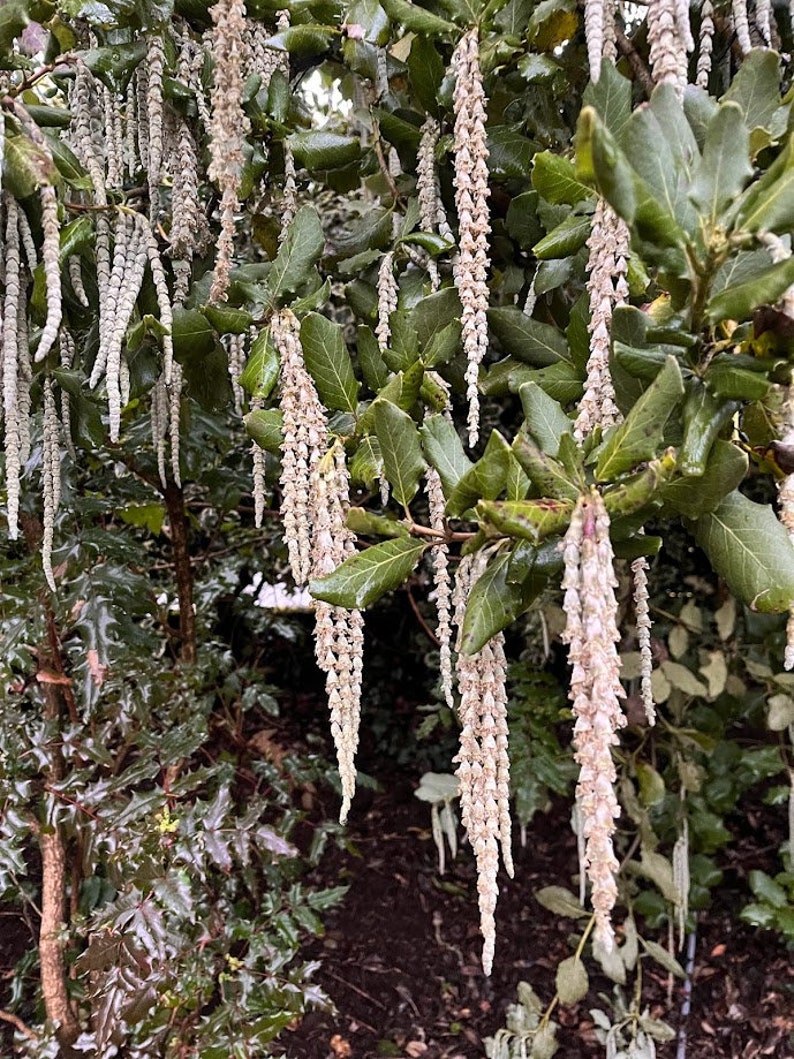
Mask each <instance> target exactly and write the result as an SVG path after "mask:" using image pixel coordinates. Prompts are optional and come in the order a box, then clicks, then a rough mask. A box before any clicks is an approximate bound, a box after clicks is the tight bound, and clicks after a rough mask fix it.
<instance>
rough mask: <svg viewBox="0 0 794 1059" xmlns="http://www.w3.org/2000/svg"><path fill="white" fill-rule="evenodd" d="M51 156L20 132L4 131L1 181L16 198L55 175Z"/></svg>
mask: <svg viewBox="0 0 794 1059" xmlns="http://www.w3.org/2000/svg"><path fill="white" fill-rule="evenodd" d="M57 176H58V174H57V171H56V169H55V165H54V164H53V160H52V157H51V156H50V155H48V154H47V152H46V151H44V150H42V148H41V147H39V146H38V145H37V144H35V143H34V142H33V140H31V139H30V137H29V136H26V135H25V134H24V133H16V134H11V133H8V134H7V135H6V140H5V167H4V170H3V185H4V187H7V188H8V189H9V191H11V193H12V194H13V195H14V197H15V198H17V199H26V198H27V197H28V196H29V195H33V194H34V193H35V192H36V191H38V189H39V188H40V187H42V185H44V184H52V183H54V182H55V181H56V179H57Z"/></svg>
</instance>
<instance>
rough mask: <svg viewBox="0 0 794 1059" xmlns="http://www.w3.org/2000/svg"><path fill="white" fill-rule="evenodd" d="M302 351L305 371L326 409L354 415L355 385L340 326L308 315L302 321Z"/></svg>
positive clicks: (317, 316) (316, 315)
mask: <svg viewBox="0 0 794 1059" xmlns="http://www.w3.org/2000/svg"><path fill="white" fill-rule="evenodd" d="M301 347H302V349H303V359H304V361H305V363H306V368H307V370H308V372H309V374H310V375H311V377H312V378H313V379H314V381H315V383H316V385H317V392H318V393H319V395H320V400H321V401H322V402H323V404H324V405H325V406H326V408H333V409H336V410H338V411H340V412H350V413H352V414H355V411H356V407H357V405H358V382H357V381H356V377H355V375H354V374H353V363H352V361H351V359H350V354H349V353H348V351H347V346H346V345H345V340H344V337H343V334H342V326H341V324H335V323H333V322H332V321H331V320H329V319H328V318H327V317H325V316H321V315H320V313H309V314H308V316H305V317H304V318H303V320H302V321H301Z"/></svg>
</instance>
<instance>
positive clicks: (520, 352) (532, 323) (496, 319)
mask: <svg viewBox="0 0 794 1059" xmlns="http://www.w3.org/2000/svg"><path fill="white" fill-rule="evenodd" d="M488 325H489V327H490V328H491V330H492V332H493V333H494V335H495V336H496V337H497V338H498V339H499V341H500V342H501V343H502V345H503V346H504V348H505V350H506V352H507V353H512V354H513V355H514V356H516V357H518V358H519V360H522V361H524V362H525V363H527V364H533V365H535V366H537V367H544V366H545V365H547V364H556V363H557V362H558V361H560V360H570V359H571V357H570V354H569V352H568V344H567V343H566V341H565V336H564V335H562V334H561V333H560V332H559V331H558V330H557V328H556V327H552V326H551V324H544V323H541V322H540V320H533V319H532V318H531V317H530V316H527V315H526V313H523V312H522V311H521V310H520V309H517V308H516V307H515V306H512V305H505V306H501V307H500V308H497V309H489V310H488Z"/></svg>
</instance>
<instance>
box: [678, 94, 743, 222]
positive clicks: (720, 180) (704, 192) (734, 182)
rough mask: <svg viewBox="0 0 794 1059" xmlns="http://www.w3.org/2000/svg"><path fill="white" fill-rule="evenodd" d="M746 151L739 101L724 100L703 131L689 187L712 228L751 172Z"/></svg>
mask: <svg viewBox="0 0 794 1059" xmlns="http://www.w3.org/2000/svg"><path fill="white" fill-rule="evenodd" d="M749 154H750V134H749V132H748V130H747V126H746V125H745V123H744V115H743V113H742V109H741V107H740V106H739V105H738V103H731V102H727V103H725V102H723V103H722V104H721V105H720V108H719V110H718V111H717V113H716V114H715V115H714V117H713V118H712V120H711V122H710V123H709V127H708V129H707V130H706V142H705V144H704V145H703V156H702V158H701V159H700V164H699V165H698V168H697V170H696V172H695V178H694V180H693V182H692V186H691V188H690V190H689V194H690V197H691V199H692V201H693V202H694V203H695V205H696V206H698V207H699V208H700V210H701V213H703V214H705V216H706V218H707V219H708V223H709V224H710V225H711V226H712V227H713V226H714V225H715V224H716V223H717V218H718V217H719V215H720V213H721V212H722V210H723V208H724V207H725V206H726V205H727V204H728V203H729V202H731V201H732V200H733V199H735V198H736V197H737V196H738V195H739V193H740V192H741V191H742V189H743V188H744V185H745V184H746V183H747V181H748V180H749V179H750V177H751V176H752V175H753V168H752V166H751V165H750V161H749Z"/></svg>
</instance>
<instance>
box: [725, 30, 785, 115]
mask: <svg viewBox="0 0 794 1059" xmlns="http://www.w3.org/2000/svg"><path fill="white" fill-rule="evenodd" d="M779 66H780V56H779V55H778V54H777V53H776V52H774V51H772V50H770V49H766V48H754V49H753V50H752V51H751V52H750V53H749V54H748V55H745V56H744V58H743V59H742V63H741V66H740V67H739V69H738V70H737V71H736V74H735V76H734V78H733V80H732V81H731V84H730V86H729V87H728V91H727V92H726V93H725V95H724V96H723V97H722V102H723V103H725V102H726V101H730V102H732V103H736V104H738V106H739V107H740V109H741V111H742V115H743V117H744V122H745V125H746V126H747V128H748V129H751V130H752V129H756V128H759V127H760V128H766V129H768V128H770V127H771V125H772V123H773V119H774V117H775V114H776V112H777V110H778V108H779V107H780V73H779Z"/></svg>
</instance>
